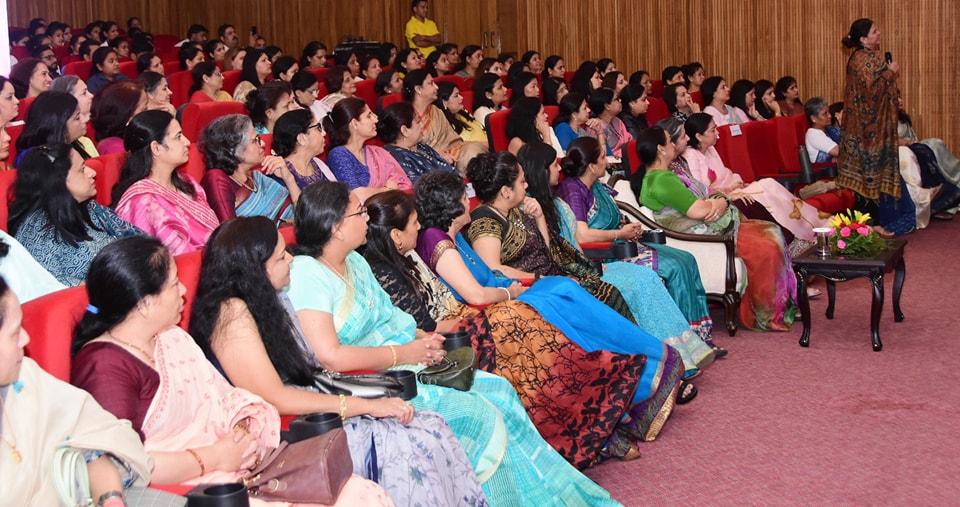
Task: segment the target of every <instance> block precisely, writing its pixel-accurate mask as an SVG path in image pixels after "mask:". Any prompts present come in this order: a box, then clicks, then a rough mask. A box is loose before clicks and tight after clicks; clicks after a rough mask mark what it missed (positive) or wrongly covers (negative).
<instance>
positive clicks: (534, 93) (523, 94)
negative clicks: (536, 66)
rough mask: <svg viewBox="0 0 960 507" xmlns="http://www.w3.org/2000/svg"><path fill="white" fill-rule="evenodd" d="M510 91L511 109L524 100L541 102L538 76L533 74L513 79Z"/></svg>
mask: <svg viewBox="0 0 960 507" xmlns="http://www.w3.org/2000/svg"><path fill="white" fill-rule="evenodd" d="M510 90H511V93H510V107H513V105H514V104H516V103H517V101H518V100H520V99H522V98H530V99H537V100H538V101H539V100H540V82H539V81H538V80H537V75H536V74H533V73H531V72H520V73H519V74H517V75H516V76H515V77H514V78H513V83H512V86H511V87H510Z"/></svg>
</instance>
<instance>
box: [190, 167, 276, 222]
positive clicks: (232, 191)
mask: <svg viewBox="0 0 960 507" xmlns="http://www.w3.org/2000/svg"><path fill="white" fill-rule="evenodd" d="M250 178H251V179H252V180H253V191H252V192H251V191H250V189H249V188H246V187H244V186H241V185H240V184H238V183H237V182H236V181H234V179H233V178H231V177H230V176H228V175H227V173H225V172H224V171H223V170H221V169H207V172H206V173H204V175H203V179H202V180H201V181H200V184H201V185H202V186H203V189H204V191H206V193H207V202H208V203H209V204H210V208H211V209H213V212H214V213H215V214H216V215H217V218H218V219H220V221H221V222H226V221H227V220H230V219H231V218H236V217H253V216H263V217H267V218H269V219H270V220H273V221H274V222H279V221H283V222H291V221H293V204H292V203H291V202H290V191H289V190H287V186H286V185H284V184H283V183H280V182H279V181H277V180H276V179H274V178H272V177H270V176H267V175H266V174H263V173H262V172H260V171H252V172H251V173H250ZM244 194H245V195H246V197H244V198H243V201H241V202H240V203H237V198H238V196H239V195H244Z"/></svg>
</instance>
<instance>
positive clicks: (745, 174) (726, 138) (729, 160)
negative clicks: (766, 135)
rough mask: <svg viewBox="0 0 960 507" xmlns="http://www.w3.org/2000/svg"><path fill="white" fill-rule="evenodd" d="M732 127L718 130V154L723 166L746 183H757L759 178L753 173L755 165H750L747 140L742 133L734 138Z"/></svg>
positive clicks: (727, 126)
mask: <svg viewBox="0 0 960 507" xmlns="http://www.w3.org/2000/svg"><path fill="white" fill-rule="evenodd" d="M734 130H735V129H733V126H732V125H724V126H722V127H718V128H717V135H718V136H719V137H718V138H717V145H716V149H717V152H718V153H719V154H720V159H721V160H723V165H725V166H727V167H729V168H730V170H732V171H733V172H735V173H737V174H739V175H740V177H741V178H743V181H744V182H745V183H752V182H753V181H756V179H757V176H756V174H755V173H754V171H753V164H751V163H750V150H749V149H748V148H747V139H746V137H744V136H743V133H742V131H743V128H742V127H741V129H740V130H741V133H740V134H739V135H737V136H734V135H733V134H734Z"/></svg>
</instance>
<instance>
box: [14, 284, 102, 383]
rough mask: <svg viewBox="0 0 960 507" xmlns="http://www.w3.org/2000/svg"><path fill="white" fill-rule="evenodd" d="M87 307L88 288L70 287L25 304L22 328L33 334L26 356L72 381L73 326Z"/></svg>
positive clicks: (51, 371)
mask: <svg viewBox="0 0 960 507" xmlns="http://www.w3.org/2000/svg"><path fill="white" fill-rule="evenodd" d="M86 310H87V290H86V288H85V287H83V286H79V287H70V288H67V289H63V290H59V291H57V292H54V293H51V294H47V295H46V296H42V297H39V298H37V299H34V300H33V301H29V302H27V303H25V304H24V305H23V328H24V329H25V330H26V331H27V333H29V334H30V343H29V344H27V355H28V356H30V357H31V358H33V360H34V361H36V362H37V364H39V365H40V367H41V368H43V369H44V370H45V371H46V372H47V373H49V374H51V375H53V376H54V377H57V378H58V379H60V380H62V381H64V382H70V344H71V342H72V340H73V327H74V326H75V325H76V324H77V322H79V321H80V318H81V317H83V313H84V312H86Z"/></svg>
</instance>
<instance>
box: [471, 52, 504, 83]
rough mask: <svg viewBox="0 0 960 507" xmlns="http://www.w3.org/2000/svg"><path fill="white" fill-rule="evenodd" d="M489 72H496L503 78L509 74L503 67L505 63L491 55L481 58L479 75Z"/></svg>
mask: <svg viewBox="0 0 960 507" xmlns="http://www.w3.org/2000/svg"><path fill="white" fill-rule="evenodd" d="M487 73H490V74H496V75H497V76H499V77H501V78H502V77H506V75H507V71H506V69H505V68H504V67H503V63H501V62H500V60H499V59H497V58H491V57H487V58H484V59H483V60H480V67H478V68H477V75H478V76H482V75H484V74H487Z"/></svg>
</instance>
